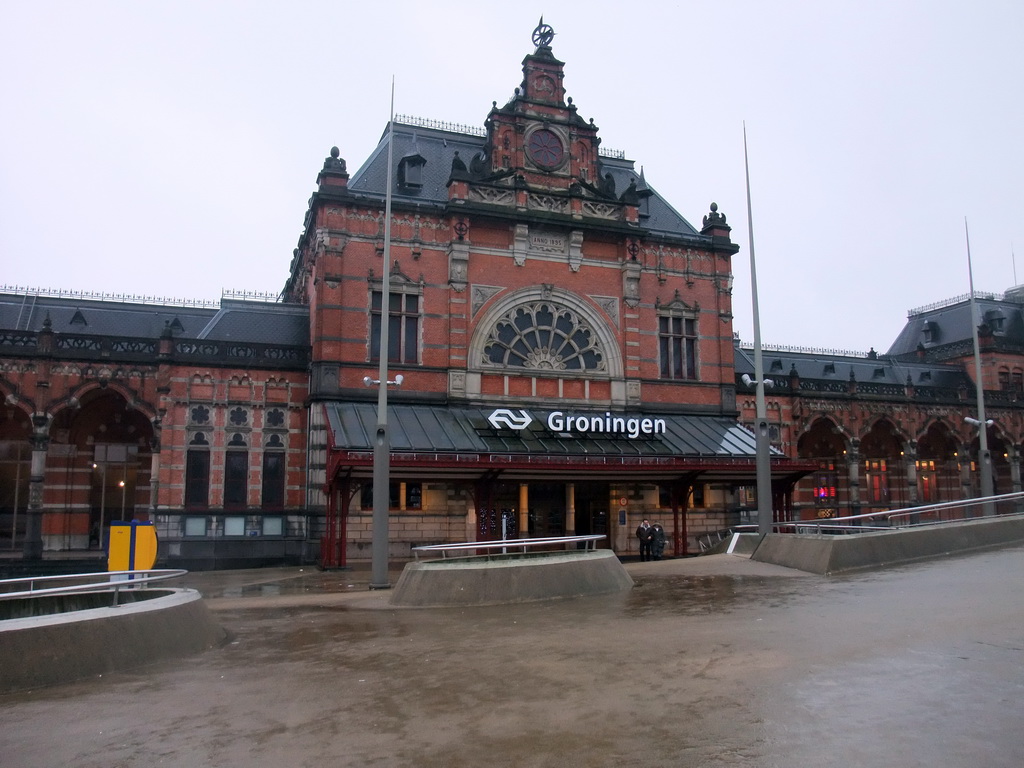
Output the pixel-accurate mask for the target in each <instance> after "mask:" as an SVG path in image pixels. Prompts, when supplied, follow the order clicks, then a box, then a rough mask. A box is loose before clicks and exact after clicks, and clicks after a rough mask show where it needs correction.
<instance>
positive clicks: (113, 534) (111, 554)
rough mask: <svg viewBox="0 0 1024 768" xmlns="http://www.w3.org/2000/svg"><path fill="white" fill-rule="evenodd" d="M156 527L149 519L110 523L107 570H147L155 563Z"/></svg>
mask: <svg viewBox="0 0 1024 768" xmlns="http://www.w3.org/2000/svg"><path fill="white" fill-rule="evenodd" d="M156 554H157V540H156V528H155V527H154V526H153V523H152V522H150V521H142V520H132V521H130V522H123V521H114V522H111V523H110V539H109V544H108V546H107V570H108V571H148V570H150V569H151V568H152V567H153V566H154V565H155V564H156Z"/></svg>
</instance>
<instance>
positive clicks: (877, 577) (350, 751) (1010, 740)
mask: <svg viewBox="0 0 1024 768" xmlns="http://www.w3.org/2000/svg"><path fill="white" fill-rule="evenodd" d="M626 567H627V570H629V572H630V574H631V575H632V577H633V579H634V581H635V582H636V586H635V588H634V589H633V590H632V591H630V592H627V593H623V594H620V595H615V596H605V597H590V598H582V599H575V600H559V601H549V602H543V603H531V604H519V605H512V606H491V607H480V608H444V609H418V608H403V609H395V608H392V607H390V606H389V605H388V603H387V599H388V594H389V593H388V592H387V591H369V590H368V588H367V587H368V583H369V570H368V569H367V568H362V569H359V568H357V569H355V570H352V571H333V572H331V571H328V572H320V571H317V570H315V569H302V570H300V569H298V568H290V569H266V570H258V571H236V572H220V573H194V574H189V575H188V576H187V577H185V579H184V581H183V584H184V585H186V586H192V587H195V588H197V589H199V590H200V591H201V592H203V594H204V596H205V597H206V599H207V602H208V604H209V606H210V608H211V609H212V610H213V611H214V612H215V615H216V616H217V618H218V619H219V620H220V621H221V623H222V624H223V626H224V627H225V628H226V629H228V630H229V633H230V639H229V640H228V642H227V643H226V644H225V645H224V646H222V647H220V648H216V649H213V650H210V651H208V652H206V653H203V654H200V655H198V656H193V657H189V658H186V659H181V660H175V661H172V662H165V663H161V664H158V665H154V666H151V667H148V668H145V669H141V670H133V671H126V672H123V673H118V674H116V675H112V676H111V675H107V676H105V677H103V678H98V679H92V680H87V681H83V682H79V683H74V684H68V685H65V686H59V687H55V688H49V689H45V690H39V691H30V692H23V693H19V694H11V695H6V696H0V765H3V766H5V768H33V767H35V766H47V768H49V767H50V766H53V765H73V766H81V767H83V768H91V767H93V766H97V767H98V766H104V768H110V767H111V766H152V765H161V766H183V767H184V766H189V767H192V766H318V767H319V766H332V767H333V766H438V767H440V766H445V768H448V767H453V766H466V767H469V766H474V767H475V766H560V767H561V766H563V765H581V766H588V767H589V766H683V767H686V766H766V767H774V766H779V768H781V767H782V766H786V767H787V768H788V767H792V766H797V767H803V766H826V767H827V766H862V767H863V766H879V767H881V766H885V768H894V767H895V768H902V767H903V766H929V768H934V767H935V766H943V767H944V768H948V767H956V766H972V767H976V766H985V767H986V768H993V767H999V766H1007V767H1009V766H1013V767H1014V768H1018V767H1019V766H1021V765H1024V735H1022V734H1024V728H1022V726H1024V706H1022V705H1021V702H1022V700H1024V589H1021V588H1020V583H1021V579H1022V577H1024V548H1022V547H1014V548H1010V549H1004V550H998V551H991V552H985V553H978V554H972V555H960V556H956V557H950V558H946V559H942V560H936V561H931V562H926V563H918V564H914V565H907V566H902V567H897V568H887V569H883V570H878V571H873V572H868V573H862V574H857V575H852V576H844V577H831V578H829V577H819V576H814V575H809V574H804V573H800V572H797V571H791V570H788V569H785V568H780V567H777V566H770V565H765V564H761V563H756V562H752V561H750V560H748V559H746V558H743V557H737V556H729V555H715V556H711V557H705V558H695V559H687V560H666V561H661V562H655V563H627V564H626ZM397 576H398V572H397V570H396V571H395V573H394V578H393V579H392V581H395V580H397ZM2 663H11V660H8V659H4V660H2Z"/></svg>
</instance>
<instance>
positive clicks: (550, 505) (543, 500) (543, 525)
mask: <svg viewBox="0 0 1024 768" xmlns="http://www.w3.org/2000/svg"><path fill="white" fill-rule="evenodd" d="M529 499H530V536H531V537H532V538H543V537H545V536H564V535H565V483H530V487H529Z"/></svg>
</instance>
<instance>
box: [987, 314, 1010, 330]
mask: <svg viewBox="0 0 1024 768" xmlns="http://www.w3.org/2000/svg"><path fill="white" fill-rule="evenodd" d="M985 324H986V325H987V326H988V327H989V329H990V330H991V331H992V333H1002V332H1003V330H1004V327H1005V325H1006V316H1005V315H1004V314H1003V311H1002V310H1001V309H990V310H989V311H988V312H986V313H985Z"/></svg>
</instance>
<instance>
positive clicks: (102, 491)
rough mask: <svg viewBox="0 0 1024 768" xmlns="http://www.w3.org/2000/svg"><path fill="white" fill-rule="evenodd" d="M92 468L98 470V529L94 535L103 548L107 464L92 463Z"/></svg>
mask: <svg viewBox="0 0 1024 768" xmlns="http://www.w3.org/2000/svg"><path fill="white" fill-rule="evenodd" d="M92 468H93V469H97V468H98V469H99V471H100V531H99V534H98V535H97V536H96V543H97V544H98V545H99V548H100V549H103V524H104V523H105V522H106V520H105V516H106V511H107V465H106V463H102V464H100V463H94V464H93V465H92Z"/></svg>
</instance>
